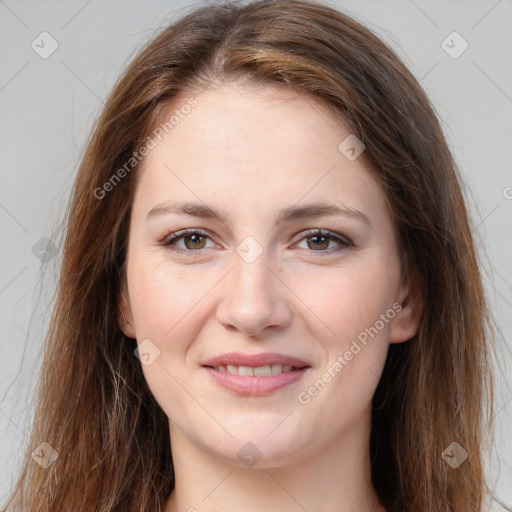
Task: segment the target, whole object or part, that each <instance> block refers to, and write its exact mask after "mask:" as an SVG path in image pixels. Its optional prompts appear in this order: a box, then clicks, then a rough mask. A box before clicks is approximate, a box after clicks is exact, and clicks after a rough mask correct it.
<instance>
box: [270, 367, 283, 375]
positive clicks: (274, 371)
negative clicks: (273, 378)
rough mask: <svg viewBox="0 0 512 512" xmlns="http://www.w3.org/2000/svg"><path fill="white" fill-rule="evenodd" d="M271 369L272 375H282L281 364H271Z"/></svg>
mask: <svg viewBox="0 0 512 512" xmlns="http://www.w3.org/2000/svg"><path fill="white" fill-rule="evenodd" d="M270 367H271V369H272V375H278V374H279V373H283V365H282V364H272V365H270Z"/></svg>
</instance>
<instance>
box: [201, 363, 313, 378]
mask: <svg viewBox="0 0 512 512" xmlns="http://www.w3.org/2000/svg"><path fill="white" fill-rule="evenodd" d="M204 367H205V368H211V369H213V370H215V371H217V372H221V373H229V374H231V375H238V376H240V377H269V376H271V375H280V374H282V373H289V372H295V371H298V370H302V369H304V368H310V366H302V367H297V366H293V365H291V364H267V365H263V366H242V365H240V366H239V365H234V364H221V365H219V366H204Z"/></svg>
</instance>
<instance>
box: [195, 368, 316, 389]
mask: <svg viewBox="0 0 512 512" xmlns="http://www.w3.org/2000/svg"><path fill="white" fill-rule="evenodd" d="M202 368H204V369H205V370H206V372H207V373H208V374H209V376H210V377H211V379H212V380H213V382H214V383H216V384H218V385H220V386H221V387H222V388H224V389H227V390H228V391H230V392H232V393H234V394H236V395H239V396H267V395H270V394H271V393H274V392H275V391H277V390H279V389H282V388H284V387H286V386H290V385H291V384H293V383H296V382H298V381H299V380H301V379H302V378H303V377H304V375H305V374H306V373H307V372H308V371H309V370H311V366H303V367H296V366H292V365H289V364H285V365H282V364H270V365H264V366H237V365H231V364H228V365H219V366H206V365H203V366H202Z"/></svg>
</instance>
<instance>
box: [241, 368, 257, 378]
mask: <svg viewBox="0 0 512 512" xmlns="http://www.w3.org/2000/svg"><path fill="white" fill-rule="evenodd" d="M238 375H240V377H252V376H253V375H254V372H253V369H252V368H251V367H250V366H239V367H238Z"/></svg>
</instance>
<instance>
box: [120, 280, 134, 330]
mask: <svg viewBox="0 0 512 512" xmlns="http://www.w3.org/2000/svg"><path fill="white" fill-rule="evenodd" d="M117 324H118V325H119V328H120V329H121V331H122V332H123V333H124V335H125V336H127V337H128V338H135V326H134V321H133V314H132V308H131V306H130V297H129V295H128V293H127V290H126V283H125V281H123V283H122V284H121V287H120V290H119V295H118V300H117Z"/></svg>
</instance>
